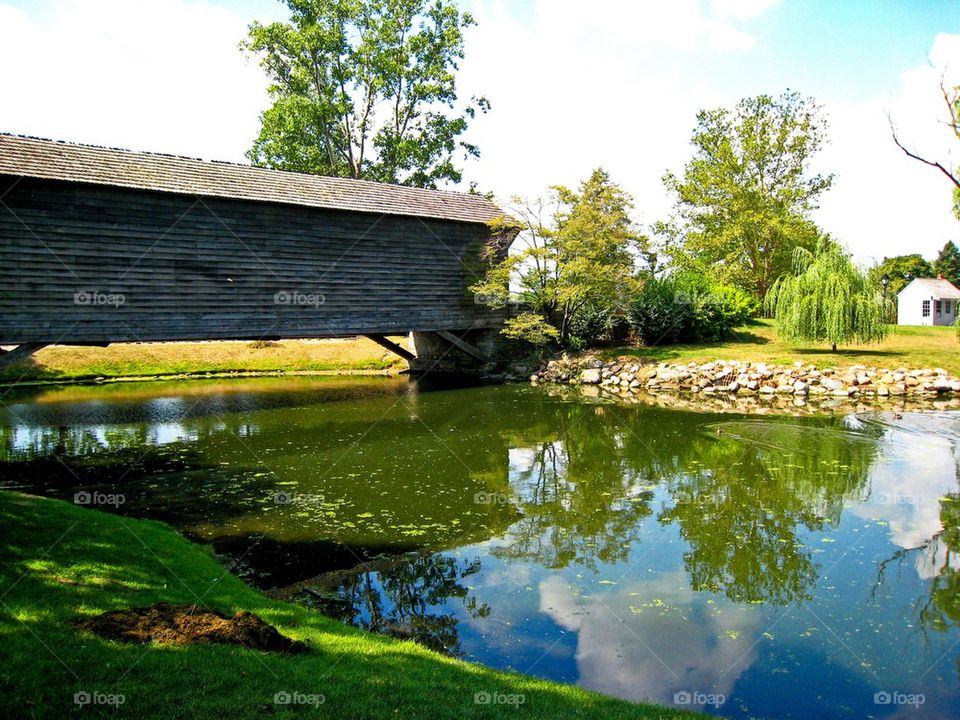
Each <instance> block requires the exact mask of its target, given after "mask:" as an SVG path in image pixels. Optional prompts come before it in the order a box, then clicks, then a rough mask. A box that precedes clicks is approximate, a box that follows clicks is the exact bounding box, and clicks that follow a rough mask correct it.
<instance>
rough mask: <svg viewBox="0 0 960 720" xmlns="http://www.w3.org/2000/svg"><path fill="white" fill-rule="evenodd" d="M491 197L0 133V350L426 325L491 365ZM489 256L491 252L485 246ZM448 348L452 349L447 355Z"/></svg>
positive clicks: (423, 341) (422, 335)
mask: <svg viewBox="0 0 960 720" xmlns="http://www.w3.org/2000/svg"><path fill="white" fill-rule="evenodd" d="M500 215H501V211H500V210H499V209H498V208H497V207H496V206H495V205H494V204H493V203H491V202H490V201H488V200H487V199H486V198H484V197H483V196H480V195H469V194H464V193H454V192H439V191H432V190H423V189H417V188H409V187H402V186H396V185H385V184H381V183H372V182H365V181H359V180H350V179H343V178H331V177H320V176H315V175H304V174H300V173H290V172H282V171H277V170H269V169H264V168H256V167H252V166H248V165H237V164H229V163H219V162H208V161H203V160H196V159H191V158H182V157H175V156H169V155H159V154H151V153H140V152H129V151H124V150H114V149H107V148H100V147H91V146H84V145H75V144H68V143H62V142H54V141H50V140H40V139H35V138H28V137H22V136H14V135H3V134H0V345H5V346H12V345H16V346H18V347H17V348H16V349H15V350H11V351H7V352H6V353H4V354H3V355H2V356H0V363H5V362H9V361H12V360H13V359H14V358H16V357H22V356H24V355H27V354H29V353H30V352H32V351H34V350H36V349H38V348H40V347H42V346H44V345H48V344H61V345H102V344H108V343H113V342H141V341H142V342H146V341H166V340H228V339H229V340H246V339H253V340H260V339H281V338H322V337H342V336H351V335H366V336H368V337H371V338H373V339H375V340H377V341H378V342H380V343H381V344H383V345H384V346H385V347H388V348H390V349H392V350H394V351H395V352H399V353H400V354H404V355H405V357H407V359H412V358H411V357H410V354H409V353H408V352H407V351H406V350H404V349H403V348H400V347H399V346H396V345H394V344H393V343H391V342H390V341H389V340H388V339H387V337H386V336H388V335H397V334H405V333H408V332H413V333H414V338H415V342H416V346H417V348H418V355H421V360H423V359H424V355H425V354H430V355H439V354H440V353H441V352H442V353H443V354H447V351H449V350H454V349H455V350H456V352H454V353H453V354H454V355H461V356H462V355H463V354H464V353H465V354H466V355H469V356H472V359H473V360H474V361H483V360H485V359H487V358H486V357H485V354H484V352H483V350H482V349H480V348H479V347H478V346H479V345H481V344H482V343H480V342H478V339H480V338H483V337H485V336H492V335H494V334H495V333H494V332H491V331H492V330H495V329H496V328H498V326H499V325H500V324H501V322H502V319H503V318H502V315H501V314H500V313H497V312H494V311H492V310H490V309H489V308H487V307H486V306H484V305H483V304H479V303H477V302H476V301H475V299H474V297H473V295H472V294H471V293H470V291H469V287H470V285H472V284H473V283H474V282H475V281H476V280H477V279H478V278H479V277H480V276H481V275H482V273H483V272H484V262H485V258H490V257H498V256H499V257H502V255H503V253H505V252H506V250H507V247H508V246H509V243H510V242H511V241H512V240H513V233H511V232H506V233H499V234H497V233H494V232H493V231H492V230H491V226H490V222H491V221H493V220H495V219H496V218H497V217H499V216H500ZM486 248H489V249H490V250H492V253H491V252H488V251H486ZM443 348H446V350H443Z"/></svg>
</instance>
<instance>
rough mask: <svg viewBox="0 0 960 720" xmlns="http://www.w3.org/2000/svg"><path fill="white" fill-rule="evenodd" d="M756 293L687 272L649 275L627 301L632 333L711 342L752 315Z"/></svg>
mask: <svg viewBox="0 0 960 720" xmlns="http://www.w3.org/2000/svg"><path fill="white" fill-rule="evenodd" d="M759 309H760V305H759V302H758V301H757V299H756V298H754V297H752V296H751V295H749V294H748V293H746V292H744V291H743V290H741V289H740V288H735V287H731V286H729V285H721V284H719V283H715V282H712V281H710V280H709V279H707V278H706V277H704V276H703V275H694V274H692V273H676V274H673V275H668V276H666V277H663V278H659V279H658V278H649V279H648V280H647V281H646V283H645V284H644V286H643V290H642V291H641V292H640V294H639V295H638V296H637V297H636V299H635V300H634V301H633V302H632V303H631V305H630V308H629V311H628V317H629V320H630V324H631V327H632V328H633V331H634V333H636V335H637V336H638V337H639V338H640V339H641V340H642V341H643V342H644V344H645V345H648V346H656V345H669V344H672V343H677V342H715V341H718V340H722V339H724V338H726V337H729V336H730V334H731V331H732V330H733V329H734V328H735V327H737V326H739V325H742V324H744V323H745V322H747V321H748V320H749V319H750V318H752V317H754V316H755V315H756V314H757V312H758V311H759Z"/></svg>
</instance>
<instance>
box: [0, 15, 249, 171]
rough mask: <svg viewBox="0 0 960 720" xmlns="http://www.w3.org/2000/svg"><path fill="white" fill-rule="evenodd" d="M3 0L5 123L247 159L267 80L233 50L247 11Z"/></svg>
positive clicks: (62, 135) (0, 119) (29, 130)
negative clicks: (46, 6)
mask: <svg viewBox="0 0 960 720" xmlns="http://www.w3.org/2000/svg"><path fill="white" fill-rule="evenodd" d="M52 10H53V12H51V13H45V14H44V17H43V18H40V19H34V18H32V17H30V16H28V15H27V14H26V13H24V12H23V11H22V10H19V9H17V8H14V7H11V6H9V5H3V4H0V64H2V65H3V67H5V68H8V69H10V68H15V70H14V71H8V72H5V73H3V74H2V75H0V98H2V101H0V130H2V131H6V132H18V133H23V134H30V135H38V136H41V137H52V138H56V139H64V140H74V141H79V142H89V143H95V144H103V145H111V146H120V147H129V148H135V149H144V150H154V151H160V152H169V153H175V154H181V155H194V156H201V157H207V158H214V159H223V160H242V159H243V153H244V151H245V150H246V149H247V148H248V147H249V146H250V144H251V142H252V140H253V138H254V136H255V135H256V132H257V128H258V120H257V118H258V115H259V113H260V112H261V110H262V109H263V108H264V107H265V104H266V100H267V99H266V96H265V87H266V83H265V80H264V78H263V76H262V74H261V72H260V69H259V68H258V67H257V65H256V63H254V62H250V63H248V62H247V61H246V60H245V59H244V58H243V56H242V55H241V53H240V51H239V50H238V48H237V46H238V43H239V42H240V40H241V39H242V38H243V37H244V34H245V30H246V25H247V22H248V21H249V18H242V17H240V16H238V15H236V14H235V13H233V12H232V11H230V10H228V9H226V8H224V7H221V6H218V5H210V4H206V3H203V2H187V1H186V0H138V1H137V2H129V1H127V0H60V2H57V3H56V4H54V6H53V8H52Z"/></svg>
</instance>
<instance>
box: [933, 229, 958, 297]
mask: <svg viewBox="0 0 960 720" xmlns="http://www.w3.org/2000/svg"><path fill="white" fill-rule="evenodd" d="M933 270H934V272H936V273H937V274H938V275H943V277H945V278H946V279H947V280H949V281H950V282H952V283H953V284H954V285H956V286H958V287H960V249H958V248H957V246H956V244H955V243H954V242H953V240H950V241H948V242H947V244H946V245H944V246H943V249H942V250H940V254H939V255H937V259H936V260H934V261H933Z"/></svg>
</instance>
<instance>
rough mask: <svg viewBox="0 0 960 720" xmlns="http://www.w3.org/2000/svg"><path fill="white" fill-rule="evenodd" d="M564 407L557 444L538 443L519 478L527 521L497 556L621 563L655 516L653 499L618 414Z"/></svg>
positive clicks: (551, 563)
mask: <svg viewBox="0 0 960 720" xmlns="http://www.w3.org/2000/svg"><path fill="white" fill-rule="evenodd" d="M562 407H563V412H558V413H557V414H556V416H555V420H556V423H557V424H556V426H555V427H556V434H557V437H556V439H552V440H550V441H541V442H538V443H536V444H535V445H534V446H533V447H532V448H531V450H532V453H533V460H532V462H531V463H530V466H529V468H528V469H526V470H523V471H521V472H519V473H518V474H517V475H516V476H515V477H514V478H513V481H512V483H511V487H512V488H513V491H514V492H515V493H516V495H517V497H515V498H514V502H516V503H517V504H518V506H519V508H520V511H521V513H522V515H523V517H522V518H521V519H520V520H519V521H518V522H517V523H515V524H514V526H513V527H512V528H511V529H510V533H509V534H508V536H507V537H506V543H504V544H502V545H500V546H498V547H496V548H494V549H493V551H492V552H493V554H494V555H495V556H496V557H500V558H510V559H524V560H533V561H535V562H537V563H539V564H541V565H543V566H545V567H549V568H563V567H566V566H567V565H569V564H570V563H577V564H580V565H584V566H586V567H590V568H594V567H596V565H597V563H598V562H599V563H615V562H620V561H623V560H625V559H626V558H627V556H628V554H629V552H630V548H631V545H632V543H633V542H634V541H635V539H636V536H637V533H638V532H639V529H640V522H639V521H640V520H641V519H642V518H643V517H645V516H647V515H649V514H650V513H651V510H650V507H649V500H650V499H651V497H652V494H651V492H650V491H649V490H647V489H645V488H646V485H645V484H644V481H643V478H642V477H641V476H640V475H639V474H638V472H637V471H636V470H635V469H634V468H633V467H632V466H631V462H630V458H629V456H628V455H627V454H625V453H624V451H623V437H622V436H623V432H622V427H620V425H619V421H618V419H617V418H616V416H615V415H614V414H613V413H612V412H610V411H608V410H607V409H606V408H603V407H587V406H582V405H566V406H562Z"/></svg>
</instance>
